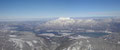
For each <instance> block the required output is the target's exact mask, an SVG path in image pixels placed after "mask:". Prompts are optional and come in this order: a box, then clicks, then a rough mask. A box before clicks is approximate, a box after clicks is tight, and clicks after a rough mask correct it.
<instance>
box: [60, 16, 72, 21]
mask: <svg viewBox="0 0 120 50" xmlns="http://www.w3.org/2000/svg"><path fill="white" fill-rule="evenodd" d="M70 19H71V18H70V17H60V18H58V20H70Z"/></svg>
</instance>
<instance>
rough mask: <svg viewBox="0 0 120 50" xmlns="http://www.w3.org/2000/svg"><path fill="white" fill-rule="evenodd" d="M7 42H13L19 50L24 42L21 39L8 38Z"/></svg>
mask: <svg viewBox="0 0 120 50" xmlns="http://www.w3.org/2000/svg"><path fill="white" fill-rule="evenodd" d="M9 41H10V42H14V43H15V45H16V47H19V48H20V50H22V49H23V43H24V41H23V40H22V39H16V38H10V39H9Z"/></svg>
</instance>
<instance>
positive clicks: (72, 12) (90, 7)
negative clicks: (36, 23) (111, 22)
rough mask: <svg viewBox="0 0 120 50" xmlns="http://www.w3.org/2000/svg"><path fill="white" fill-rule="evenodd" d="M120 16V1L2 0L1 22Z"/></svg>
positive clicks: (0, 3)
mask: <svg viewBox="0 0 120 50" xmlns="http://www.w3.org/2000/svg"><path fill="white" fill-rule="evenodd" d="M97 16H120V0H0V20H8V19H9V20H10V19H11V20H13V19H14V20H20V19H30V18H31V19H32V18H47V17H97Z"/></svg>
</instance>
